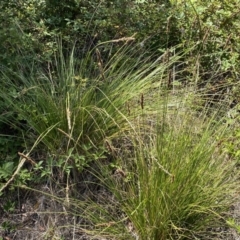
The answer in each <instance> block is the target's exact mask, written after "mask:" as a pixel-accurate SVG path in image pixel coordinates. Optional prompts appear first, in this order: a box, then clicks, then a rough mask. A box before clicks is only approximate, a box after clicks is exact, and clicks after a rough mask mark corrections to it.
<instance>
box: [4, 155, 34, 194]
mask: <svg viewBox="0 0 240 240" xmlns="http://www.w3.org/2000/svg"><path fill="white" fill-rule="evenodd" d="M18 155H19V156H20V157H22V159H21V161H20V162H19V164H18V166H17V169H16V171H15V172H14V173H13V175H12V177H11V178H10V179H9V180H8V181H7V182H6V183H5V184H4V185H3V186H2V187H1V189H0V193H1V192H2V191H3V190H4V189H5V188H6V187H7V186H8V185H9V184H10V183H11V182H12V181H13V180H14V178H15V176H16V175H17V174H18V173H19V171H20V169H21V168H22V166H23V164H24V163H25V162H26V161H30V162H31V163H32V164H33V163H34V164H36V163H35V162H34V161H33V160H32V159H31V158H30V157H28V156H27V155H24V154H23V153H20V152H19V153H18Z"/></svg>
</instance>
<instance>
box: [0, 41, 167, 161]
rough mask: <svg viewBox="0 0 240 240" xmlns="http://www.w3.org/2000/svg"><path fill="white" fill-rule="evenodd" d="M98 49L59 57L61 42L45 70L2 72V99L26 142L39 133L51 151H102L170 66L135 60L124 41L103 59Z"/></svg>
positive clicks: (34, 138)
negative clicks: (118, 48)
mask: <svg viewBox="0 0 240 240" xmlns="http://www.w3.org/2000/svg"><path fill="white" fill-rule="evenodd" d="M99 49H100V50H101V46H100V47H99ZM99 49H95V50H94V51H92V52H91V53H89V54H88V56H87V57H86V59H81V60H77V59H76V58H75V56H74V50H73V51H72V52H71V53H70V54H69V57H66V56H63V54H62V51H61V45H60V47H59V52H58V54H56V58H55V61H52V62H49V63H48V64H47V65H46V68H43V67H40V68H38V65H37V64H35V63H32V64H31V65H30V64H29V69H25V72H24V73H23V72H22V69H20V70H19V71H18V72H12V71H11V69H3V70H2V71H1V80H0V81H1V86H2V88H1V90H0V92H1V98H2V99H3V101H4V102H5V103H6V104H5V106H8V109H7V110H6V111H11V112H13V113H14V114H15V116H16V118H17V120H16V119H12V121H13V122H14V121H20V120H21V121H22V122H23V123H24V124H22V126H21V127H23V132H24V138H25V141H26V142H28V143H29V145H31V143H34V142H35V141H36V139H38V137H39V136H42V135H44V138H42V139H41V142H42V143H43V144H44V145H45V147H46V149H47V151H50V152H51V153H53V154H56V153H58V154H69V153H76V154H79V155H85V154H88V153H89V152H93V153H95V152H98V150H99V148H101V149H100V151H101V152H102V148H103V147H104V146H105V144H106V142H110V141H111V139H113V138H117V137H118V136H119V135H121V134H122V133H123V132H126V131H128V128H129V127H131V126H130V124H129V119H128V118H126V115H127V114H128V113H129V112H131V115H130V116H129V118H134V117H135V116H136V115H138V113H137V112H139V110H140V108H139V107H138V108H136V107H132V104H134V102H136V101H137V100H138V99H139V98H140V96H141V94H145V93H147V92H149V91H150V89H153V88H154V87H156V86H157V85H159V84H161V77H162V76H163V75H164V71H165V69H166V68H167V64H171V63H170V62H171V61H170V62H169V63H167V64H166V63H162V64H161V58H159V59H157V60H156V61H154V62H151V61H149V59H146V58H144V57H142V56H140V57H138V58H135V57H136V54H135V53H134V50H130V49H131V46H130V47H129V46H126V45H125V46H124V47H123V48H122V49H121V50H119V51H118V52H117V53H116V54H115V55H114V56H113V57H112V58H111V59H109V60H107V61H106V59H102V58H101V51H100V50H99ZM34 64H35V65H34ZM90 158H91V157H90ZM90 160H91V159H90ZM87 161H88V160H87V158H86V157H85V159H84V161H82V165H84V164H85V163H86V162H87ZM80 165H81V164H80Z"/></svg>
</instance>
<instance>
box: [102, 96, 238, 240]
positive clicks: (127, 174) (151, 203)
mask: <svg viewBox="0 0 240 240" xmlns="http://www.w3.org/2000/svg"><path fill="white" fill-rule="evenodd" d="M169 101H170V98H166V103H165V107H163V108H162V110H161V111H159V114H158V120H157V122H156V124H155V127H154V128H152V131H151V132H145V134H143V132H142V130H141V131H139V129H140V128H136V129H135V135H134V137H133V138H132V139H131V142H132V144H133V149H134V151H133V152H134V153H133V155H131V154H130V155H129V151H128V152H127V153H126V154H124V149H122V156H120V157H119V158H118V161H117V163H116V166H118V167H116V171H118V173H119V170H117V169H120V172H121V173H124V174H120V177H117V178H116V177H110V178H106V179H107V180H106V179H104V180H103V182H105V184H107V186H108V187H109V188H110V189H111V191H112V192H113V194H114V196H115V198H116V199H117V201H118V202H119V203H120V205H121V209H122V211H123V212H124V213H125V214H126V216H127V217H128V219H129V221H130V222H131V223H132V225H133V229H134V230H133V231H134V232H135V235H136V236H137V239H149V240H150V239H163V240H164V239H193V238H198V237H204V238H205V239H206V236H209V235H210V234H211V231H209V229H212V230H213V229H214V228H215V227H219V226H226V220H227V218H226V220H225V217H226V214H227V211H229V208H230V206H231V205H232V204H233V203H234V201H236V199H237V192H238V191H239V177H238V176H239V170H238V169H237V167H236V166H237V161H235V160H227V159H226V155H225V153H224V152H223V151H221V149H220V147H219V146H220V145H219V143H220V142H221V141H222V139H224V135H225V134H226V132H227V131H226V130H227V126H226V125H224V124H223V123H221V122H220V123H218V124H217V123H216V121H214V117H212V118H209V117H207V116H205V115H204V114H203V116H202V117H196V114H195V113H192V112H190V111H189V110H186V108H178V109H177V110H176V111H172V110H170V109H169V107H168V105H169V103H170V102H169ZM183 110H184V114H183V112H182V111H183ZM141 128H142V126H141ZM140 133H141V134H140ZM104 171H105V170H104ZM207 229H208V230H207Z"/></svg>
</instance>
